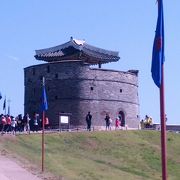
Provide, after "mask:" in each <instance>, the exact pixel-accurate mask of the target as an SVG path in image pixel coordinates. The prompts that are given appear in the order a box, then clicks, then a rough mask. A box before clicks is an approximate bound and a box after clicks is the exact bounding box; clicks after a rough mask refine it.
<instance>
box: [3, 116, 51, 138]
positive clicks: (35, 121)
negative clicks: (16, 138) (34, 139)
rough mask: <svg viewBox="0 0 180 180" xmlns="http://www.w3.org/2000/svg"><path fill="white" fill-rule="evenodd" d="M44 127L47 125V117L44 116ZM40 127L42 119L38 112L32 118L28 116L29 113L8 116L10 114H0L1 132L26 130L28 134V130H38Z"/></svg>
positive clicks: (13, 132) (14, 132)
mask: <svg viewBox="0 0 180 180" xmlns="http://www.w3.org/2000/svg"><path fill="white" fill-rule="evenodd" d="M44 124H45V128H48V127H49V119H48V117H45V122H44ZM41 127H42V120H41V119H40V117H39V114H37V113H35V114H34V116H33V118H30V116H29V114H28V113H27V114H25V115H24V116H22V114H19V115H18V116H16V117H14V116H10V115H8V114H7V115H4V114H1V115H0V131H1V134H5V133H12V134H14V135H15V134H16V132H19V133H20V132H27V133H29V134H30V131H33V132H34V131H36V132H38V131H39V130H40V129H41Z"/></svg>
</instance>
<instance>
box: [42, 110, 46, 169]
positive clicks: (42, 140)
mask: <svg viewBox="0 0 180 180" xmlns="http://www.w3.org/2000/svg"><path fill="white" fill-rule="evenodd" d="M44 117H45V111H43V117H42V172H44Z"/></svg>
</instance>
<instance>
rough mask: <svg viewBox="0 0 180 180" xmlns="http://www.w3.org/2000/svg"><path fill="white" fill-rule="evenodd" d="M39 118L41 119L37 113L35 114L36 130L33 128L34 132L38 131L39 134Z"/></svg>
mask: <svg viewBox="0 0 180 180" xmlns="http://www.w3.org/2000/svg"><path fill="white" fill-rule="evenodd" d="M38 117H39V114H37V113H35V115H34V122H33V123H34V124H33V125H34V128H33V132H34V131H36V132H38V129H39V124H38V122H39V121H38Z"/></svg>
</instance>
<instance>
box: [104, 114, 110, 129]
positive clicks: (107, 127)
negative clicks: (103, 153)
mask: <svg viewBox="0 0 180 180" xmlns="http://www.w3.org/2000/svg"><path fill="white" fill-rule="evenodd" d="M104 120H105V121H106V130H109V129H110V116H109V114H106V116H105V119H104Z"/></svg>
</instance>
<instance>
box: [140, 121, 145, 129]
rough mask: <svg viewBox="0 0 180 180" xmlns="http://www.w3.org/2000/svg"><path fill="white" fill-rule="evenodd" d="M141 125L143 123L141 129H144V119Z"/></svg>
mask: <svg viewBox="0 0 180 180" xmlns="http://www.w3.org/2000/svg"><path fill="white" fill-rule="evenodd" d="M140 125H141V129H144V127H145V126H144V120H143V119H142V120H141V122H140Z"/></svg>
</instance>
